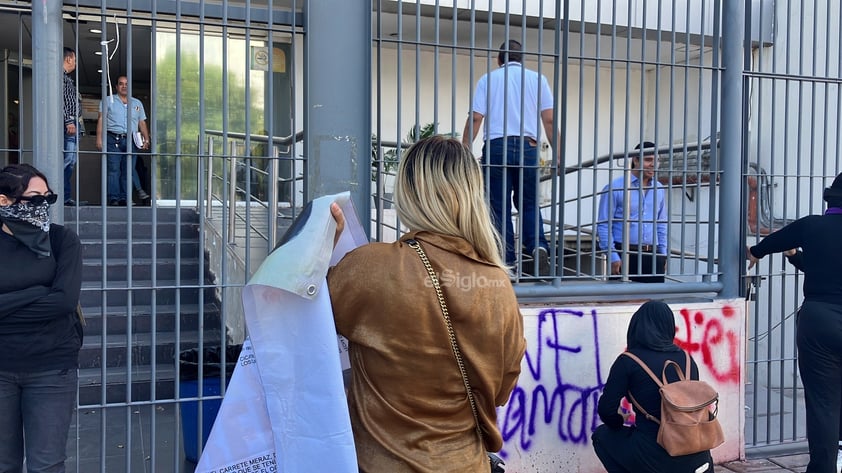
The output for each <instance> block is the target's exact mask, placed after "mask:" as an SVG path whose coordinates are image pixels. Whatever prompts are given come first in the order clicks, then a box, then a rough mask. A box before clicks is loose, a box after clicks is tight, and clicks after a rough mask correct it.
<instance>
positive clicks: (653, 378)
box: [620, 351, 674, 388]
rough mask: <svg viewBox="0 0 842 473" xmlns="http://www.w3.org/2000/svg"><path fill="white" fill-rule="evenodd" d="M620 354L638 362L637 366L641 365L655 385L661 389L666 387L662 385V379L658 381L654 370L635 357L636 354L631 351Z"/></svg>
mask: <svg viewBox="0 0 842 473" xmlns="http://www.w3.org/2000/svg"><path fill="white" fill-rule="evenodd" d="M620 354H621V355H626V356H627V357H629V358H631V359H632V360H634V361H636V362H637V364H638V365H640V367H641V368H643V371H645V372H646V374H648V375H649V377H650V378H652V381H655V384H657V385H658V387H659V388H662V387H664V384H665V383H662V382H661V380H660V379H658V377H657V376H655V373H653V372H652V370H650V369H649V367H648V366H646V363H644V362H643V360H641V359H640V358H638V357H637V355H635V354H634V353H632V352H629V351H624V352H623V353H620ZM673 363H674V362H673Z"/></svg>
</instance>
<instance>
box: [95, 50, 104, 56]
mask: <svg viewBox="0 0 842 473" xmlns="http://www.w3.org/2000/svg"><path fill="white" fill-rule="evenodd" d="M94 54H96V55H97V56H102V51H94Z"/></svg>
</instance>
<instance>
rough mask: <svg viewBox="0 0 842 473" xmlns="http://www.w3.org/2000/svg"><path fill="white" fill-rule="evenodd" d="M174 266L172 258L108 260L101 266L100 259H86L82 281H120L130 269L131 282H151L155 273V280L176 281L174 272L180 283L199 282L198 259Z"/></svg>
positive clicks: (184, 261) (123, 280)
mask: <svg viewBox="0 0 842 473" xmlns="http://www.w3.org/2000/svg"><path fill="white" fill-rule="evenodd" d="M179 263H180V264H176V260H175V259H174V258H158V259H156V260H152V259H151V258H132V259H131V261H127V260H126V259H123V258H113V259H112V258H108V260H107V261H106V263H105V264H104V265H103V263H102V260H101V259H96V258H88V259H85V260H84V261H83V263H82V281H122V282H125V281H126V280H127V279H128V275H129V267H131V275H132V281H136V280H140V281H151V280H152V274H153V272H154V273H155V276H156V278H157V279H165V280H168V279H173V280H174V279H176V270H177V271H178V272H179V276H180V278H181V280H182V281H198V280H199V259H198V258H195V257H194V258H182V259H181V260H180V262H179Z"/></svg>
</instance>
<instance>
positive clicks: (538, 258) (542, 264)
mask: <svg viewBox="0 0 842 473" xmlns="http://www.w3.org/2000/svg"><path fill="white" fill-rule="evenodd" d="M532 260H533V263H532V264H534V265H535V269H534V271H535V272H536V273H537V274H536V276H549V275H550V256H549V254H548V253H547V249H546V248H544V247H543V246H539V247H538V248H535V249H534V250H532Z"/></svg>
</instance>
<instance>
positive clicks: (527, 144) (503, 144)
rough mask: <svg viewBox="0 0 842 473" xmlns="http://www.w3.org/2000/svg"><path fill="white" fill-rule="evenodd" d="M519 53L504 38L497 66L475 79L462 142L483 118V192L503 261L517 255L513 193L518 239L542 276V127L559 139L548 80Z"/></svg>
mask: <svg viewBox="0 0 842 473" xmlns="http://www.w3.org/2000/svg"><path fill="white" fill-rule="evenodd" d="M522 57H523V53H522V47H521V44H520V43H519V42H517V41H514V40H509V41H506V42H505V43H503V44H501V45H500V51H499V53H498V55H497V65H498V66H500V67H499V69H495V70H494V71H491V72H489V73H488V74H485V75H483V76H482V77H481V78H480V80H479V81H478V82H477V88H476V92H475V93H474V100H473V104H472V105H471V113H470V114H469V115H468V119H467V120H466V122H465V130H464V132H463V133H462V143H463V144H464V145H465V146H467V147H469V148H470V147H471V144H472V143H473V140H474V139H475V138H476V136H477V133H478V132H479V127H480V125H482V122H483V119H485V128H484V131H485V136H484V138H485V144H484V145H483V147H482V163H483V165H485V166H486V169H487V172H488V175H489V178H488V189H486V191H487V193H488V200H489V206H490V208H491V216H492V220H493V221H494V225H495V226H496V227H497V231H498V232H499V233H500V236H501V237H502V238H503V241H504V243H505V250H506V254H505V258H506V263H507V264H514V263H515V258H516V252H515V246H514V234H515V232H514V225H513V224H512V197H514V199H515V201H516V202H515V205H516V206H517V208H518V209H519V210H520V215H521V224H522V232H521V235H520V236H521V239H520V243H521V245H522V246H525V247H526V249H527V251H528V252H529V253H530V254H531V255H532V257H533V260H534V262H535V263H534V264H535V266H536V268H535V272H536V273H538V274H540V275H542V276H544V275H547V274H549V269H550V262H549V258H548V250H549V245H548V243H547V238H546V236H545V235H544V224H543V220H542V218H541V212H540V209H539V205H538V204H539V202H538V175H539V171H540V169H539V163H538V141H539V140H540V139H541V128H542V127H543V129H544V132H545V133H546V135H547V139H549V140H553V138H557V141H556V144H557V145H558V144H560V143H561V140H560V137H559V135H558V132H557V131H556V128H555V124H554V122H553V94H552V91H551V90H550V86H549V83H548V82H547V78H546V77H544V76H543V75H541V74H539V73H537V72H535V71H532V70H529V69H526V68H524V67H523V65H522V64H521V61H522ZM521 150H522V151H521ZM521 195H522V196H523V200H522V201H521ZM519 252H520V249H518V251H517V253H519Z"/></svg>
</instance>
